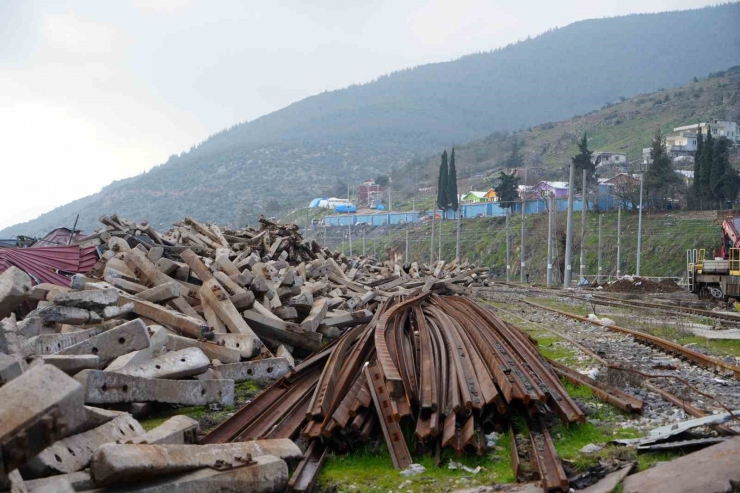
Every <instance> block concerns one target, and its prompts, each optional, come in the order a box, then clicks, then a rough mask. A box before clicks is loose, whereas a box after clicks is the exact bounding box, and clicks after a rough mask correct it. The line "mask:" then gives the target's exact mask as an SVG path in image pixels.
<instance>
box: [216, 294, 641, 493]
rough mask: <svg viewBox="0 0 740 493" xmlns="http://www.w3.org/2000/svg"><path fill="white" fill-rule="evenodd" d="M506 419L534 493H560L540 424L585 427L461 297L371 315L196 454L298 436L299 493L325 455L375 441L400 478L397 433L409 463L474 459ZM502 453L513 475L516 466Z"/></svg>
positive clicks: (416, 301)
mask: <svg viewBox="0 0 740 493" xmlns="http://www.w3.org/2000/svg"><path fill="white" fill-rule="evenodd" d="M634 406H635V408H637V407H639V408H640V410H641V407H642V406H641V405H639V404H638V403H635V404H634ZM512 415H521V416H523V417H524V418H525V419H526V420H527V422H528V428H529V434H530V436H529V445H528V447H530V450H529V457H530V461H531V469H532V470H533V471H537V472H538V473H539V476H540V479H541V482H542V486H543V489H544V491H561V490H562V491H567V489H568V479H567V477H566V475H565V472H564V470H563V467H562V465H561V463H560V460H559V458H558V456H557V454H556V452H555V448H554V446H553V441H552V439H551V437H550V434H549V432H548V428H547V424H546V421H552V419H546V418H551V417H552V418H554V417H555V416H557V418H559V419H560V420H561V421H562V422H563V423H565V424H569V423H573V422H583V421H585V417H584V414H583V413H582V411H581V410H580V409H579V408H578V406H577V405H576V404H575V403H574V402H573V400H572V399H571V398H570V397H569V396H568V393H567V392H566V390H565V389H564V388H563V386H562V384H561V382H560V380H559V378H558V374H557V373H556V372H555V371H554V370H553V368H552V367H551V366H550V364H549V363H548V361H547V360H546V359H545V358H543V357H542V356H541V355H540V354H539V353H538V351H537V348H536V343H535V342H534V341H533V340H531V339H530V338H529V337H528V336H527V335H526V334H525V333H524V332H522V331H520V330H519V329H517V328H516V327H514V326H513V325H510V324H508V323H506V322H504V321H502V320H501V319H500V318H499V317H498V316H497V315H496V314H495V313H494V311H493V310H492V309H490V308H487V307H485V306H482V305H479V304H477V303H475V302H474V301H471V300H470V299H468V298H466V297H461V296H438V295H435V294H430V293H421V294H415V295H411V296H394V297H392V298H390V299H389V300H388V301H386V302H385V303H383V304H381V305H380V306H379V307H378V309H377V311H376V312H375V314H374V317H373V319H372V320H371V321H370V322H369V323H367V324H366V325H360V326H357V327H354V328H352V329H351V330H348V331H347V332H346V333H345V334H344V335H343V336H342V337H341V338H340V339H339V340H337V341H334V342H333V343H332V344H331V345H330V346H327V347H325V348H323V349H322V350H321V351H319V352H317V353H315V354H314V355H313V356H311V357H310V358H307V359H306V360H305V361H303V362H302V363H301V364H300V365H298V366H296V368H295V370H294V371H293V372H292V373H290V374H289V375H287V376H285V377H284V378H283V379H281V380H280V381H279V382H277V383H276V384H274V385H273V386H271V387H269V388H268V389H267V390H265V391H264V392H263V393H262V394H261V395H260V396H258V397H257V398H256V399H255V400H254V401H252V402H251V403H249V404H248V405H246V406H245V407H244V408H242V409H241V410H240V411H238V412H237V413H236V414H235V415H234V416H233V417H232V418H230V419H229V420H227V421H225V422H224V423H222V424H221V425H220V426H219V427H217V428H215V429H214V430H213V431H212V432H211V433H210V434H208V435H207V436H206V437H204V439H203V440H202V442H201V443H225V442H231V441H244V440H253V439H258V438H296V437H298V436H300V437H302V438H304V439H306V440H308V444H309V445H308V450H307V452H306V454H305V459H304V461H303V462H302V463H301V465H300V466H299V467H298V469H297V470H296V472H295V473H294V474H293V477H292V478H291V480H290V482H289V488H288V489H289V491H310V490H311V488H312V487H313V486H314V484H315V482H316V478H317V476H318V471H319V470H320V468H321V465H322V464H323V461H324V460H325V458H326V454H327V450H329V449H333V450H335V451H337V452H343V451H347V450H350V449H351V448H352V447H354V446H355V444H358V443H362V442H365V441H367V440H368V439H370V438H372V437H375V436H379V433H380V432H382V435H383V437H384V438H385V441H386V443H387V445H388V450H389V452H390V456H391V459H392V461H393V465H394V467H396V468H397V469H405V468H407V467H409V466H410V465H411V464H412V462H413V461H412V455H411V453H410V451H409V449H408V445H407V443H406V440H405V438H404V435H403V433H402V431H401V423H402V422H404V423H405V422H408V423H409V424H410V425H413V427H414V429H415V434H416V438H417V440H416V441H417V444H418V445H417V450H416V452H418V453H431V454H435V456H436V457H440V453H441V449H442V448H445V447H449V448H451V449H453V450H454V451H455V453H457V454H463V453H464V452H465V451H466V450H469V451H472V452H475V453H478V454H482V453H483V452H484V451H485V450H486V446H487V444H486V438H485V434H486V433H490V432H491V431H492V430H499V431H500V430H506V429H510V427H512V426H514V420H512V419H511V417H512ZM378 429H379V430H378ZM515 431H520V432H522V431H524V430H515ZM513 436H514V435H513V434H512V437H513ZM512 443H513V444H514V446H515V447H514V450H513V451H512V467H513V469H514V471H515V474H516V473H518V472H519V469H520V464H519V463H520V461H521V460H522V459H520V457H519V454H518V453H517V451H516V442H515V440H513V439H512Z"/></svg>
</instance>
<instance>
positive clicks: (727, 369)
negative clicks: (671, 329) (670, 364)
mask: <svg viewBox="0 0 740 493" xmlns="http://www.w3.org/2000/svg"><path fill="white" fill-rule="evenodd" d="M522 303H526V304H528V305H531V306H534V307H537V308H540V309H542V310H549V311H551V312H555V313H558V314H560V315H563V316H565V317H569V318H572V319H575V320H580V321H582V322H588V323H591V324H594V325H598V326H601V327H605V328H607V329H609V330H613V331H615V332H622V333H624V334H630V335H631V336H632V337H634V338H635V339H637V340H640V341H643V342H645V343H648V344H650V345H653V346H657V347H659V348H661V349H663V350H664V351H666V352H668V353H671V354H675V355H678V356H680V357H682V358H684V359H686V360H688V361H690V362H692V363H693V364H695V365H697V366H701V367H703V368H707V369H710V370H712V371H714V372H716V373H727V374H732V376H733V377H734V378H736V379H740V367H738V366H736V365H732V364H730V363H726V362H724V361H722V360H720V359H717V358H714V357H712V356H707V355H704V354H701V353H699V352H697V351H694V350H692V349H689V348H686V347H684V346H682V345H680V344H677V343H675V342H672V341H669V340H666V339H663V338H660V337H657V336H653V335H650V334H645V333H644V332H639V331H636V330H632V329H627V328H624V327H619V326H618V325H608V324H605V323H602V322H599V321H596V320H591V319H589V318H586V317H582V316H580V315H576V314H575V313H569V312H565V311H563V310H558V309H557V308H551V307H549V306H545V305H540V304H538V303H534V302H532V301H526V300H522Z"/></svg>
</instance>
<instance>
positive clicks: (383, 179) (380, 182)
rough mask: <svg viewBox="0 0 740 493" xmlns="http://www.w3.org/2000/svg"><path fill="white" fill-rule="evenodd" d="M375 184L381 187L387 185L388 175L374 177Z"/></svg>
mask: <svg viewBox="0 0 740 493" xmlns="http://www.w3.org/2000/svg"><path fill="white" fill-rule="evenodd" d="M375 184H376V185H379V186H381V187H385V186H387V185H388V175H378V176H376V177H375Z"/></svg>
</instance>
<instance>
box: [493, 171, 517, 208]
mask: <svg viewBox="0 0 740 493" xmlns="http://www.w3.org/2000/svg"><path fill="white" fill-rule="evenodd" d="M517 187H519V177H518V176H517V175H516V171H512V172H511V174H506V173H504V172H503V171H501V172H499V175H498V184H497V185H496V186H495V187H494V190H495V191H496V196H497V197H498V202H499V205H500V206H501V207H502V208H503V209H513V207H514V204H515V203H516V202H517V201H518V200H519V193H518V191H517Z"/></svg>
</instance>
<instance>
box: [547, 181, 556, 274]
mask: <svg viewBox="0 0 740 493" xmlns="http://www.w3.org/2000/svg"><path fill="white" fill-rule="evenodd" d="M554 208H555V194H554V193H551V194H550V207H549V211H548V212H549V214H548V215H547V287H548V288H549V287H551V286H552V222H553V216H554V215H555V211H554V210H553V209H554Z"/></svg>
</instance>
